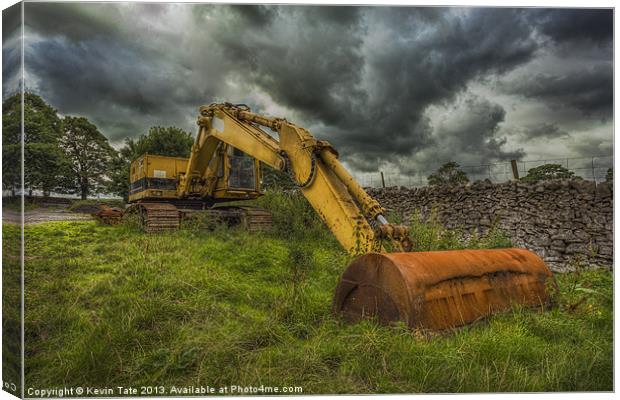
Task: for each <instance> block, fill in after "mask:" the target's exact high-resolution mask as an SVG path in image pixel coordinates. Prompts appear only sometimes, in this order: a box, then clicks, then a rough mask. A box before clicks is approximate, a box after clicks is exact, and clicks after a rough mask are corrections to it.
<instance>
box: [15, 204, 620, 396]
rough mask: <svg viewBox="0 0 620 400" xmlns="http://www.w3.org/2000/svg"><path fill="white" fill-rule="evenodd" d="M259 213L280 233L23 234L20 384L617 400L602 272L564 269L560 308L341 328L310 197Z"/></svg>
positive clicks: (89, 227) (334, 246)
mask: <svg viewBox="0 0 620 400" xmlns="http://www.w3.org/2000/svg"><path fill="white" fill-rule="evenodd" d="M259 204H262V205H263V206H266V207H267V208H270V209H272V210H273V211H274V219H275V228H274V231H273V232H265V233H259V234H248V233H246V232H244V231H242V230H240V229H235V228H231V229H229V228H225V227H218V228H216V229H214V230H212V231H206V230H202V229H194V228H192V229H184V230H180V231H176V232H169V233H163V234H157V235H145V234H143V233H141V232H140V231H139V230H138V229H135V227H132V226H126V225H120V226H101V225H98V224H97V223H95V222H92V221H89V222H52V223H45V224H38V225H32V226H27V227H26V254H27V255H28V259H27V260H26V265H25V273H26V276H25V280H26V285H27V286H26V292H25V301H26V305H25V306H26V327H25V329H26V332H25V334H26V385H27V386H28V387H37V388H45V387H56V386H59V385H66V386H83V387H84V386H97V387H100V386H104V385H108V386H109V385H113V386H116V385H132V386H140V385H152V384H153V383H154V382H157V384H158V385H162V386H165V387H169V386H170V385H186V386H190V385H211V386H224V385H240V386H249V385H253V386H260V385H261V384H262V385H265V386H279V387H282V386H299V387H302V388H303V393H304V394H325V393H418V392H430V393H446V392H481V391H482V392H486V391H493V392H494V391H508V392H512V391H517V392H520V391H571V390H579V391H592V390H596V391H609V390H612V388H613V378H612V372H613V347H612V345H613V334H612V332H613V318H612V310H613V307H612V306H613V304H612V301H611V300H610V298H611V297H610V294H611V290H612V276H611V274H610V273H609V272H608V271H604V270H587V271H585V270H584V271H580V272H579V273H575V274H566V275H559V274H556V276H557V277H558V293H557V294H556V298H557V299H558V301H556V303H557V304H558V306H557V307H555V308H554V309H552V310H550V311H547V312H540V311H539V310H531V309H525V308H519V307H515V308H514V309H513V310H512V312H509V313H504V314H500V315H495V316H493V317H491V318H489V319H488V320H486V321H484V322H481V323H478V324H476V325H474V326H469V327H465V328H462V329H458V330H455V331H453V332H450V333H449V334H446V335H444V336H439V337H435V338H431V337H428V336H425V335H421V334H419V333H418V332H411V331H409V330H408V329H407V328H406V327H405V326H404V325H403V324H396V325H394V326H382V325H380V324H378V323H377V322H376V321H373V320H370V321H363V322H361V323H357V324H346V323H344V322H343V321H342V320H341V319H340V318H338V317H337V316H335V315H334V314H333V313H332V311H331V306H332V304H331V302H332V296H333V291H334V289H335V286H336V283H337V282H338V278H339V276H340V274H341V273H342V271H343V270H344V268H345V267H346V266H347V265H348V263H349V262H350V257H349V256H348V255H347V254H346V253H345V252H344V251H343V250H342V249H341V248H340V247H339V245H338V243H337V242H336V241H335V239H333V238H332V237H331V235H330V234H329V232H328V231H327V230H326V229H325V228H324V227H323V226H322V224H321V223H320V222H317V218H316V217H311V216H310V214H309V213H307V210H308V207H309V206H308V205H307V204H305V203H304V201H302V200H301V199H299V198H295V197H292V196H278V195H276V194H269V195H268V196H265V197H264V198H261V199H260V200H259ZM279 212H282V213H285V216H282V215H279ZM11 229H19V227H12V226H8V225H5V226H4V231H5V235H6V232H7V230H8V231H10V230H11ZM424 229H426V231H424ZM413 230H414V232H415V235H417V234H421V233H425V232H426V236H424V235H420V236H421V238H422V239H421V240H420V241H419V242H418V244H417V245H418V246H419V248H424V249H428V250H430V249H437V248H441V247H442V246H445V247H448V246H457V245H458V246H461V245H463V246H464V245H466V244H464V243H463V242H462V241H461V240H456V239H453V238H452V237H451V236H449V235H450V234H448V233H443V232H441V231H439V230H438V228H437V227H433V226H430V227H424V226H423V225H422V224H420V225H418V226H417V227H414V228H413ZM9 233H10V232H9ZM496 240H497V239H492V240H491V239H490V243H491V244H493V243H495V241H496ZM485 245H488V243H487V244H485ZM584 289H587V290H584ZM579 296H586V297H587V298H586V300H583V301H581V300H580V297H579ZM574 303H579V304H578V305H577V306H575V307H571V305H573V304H574Z"/></svg>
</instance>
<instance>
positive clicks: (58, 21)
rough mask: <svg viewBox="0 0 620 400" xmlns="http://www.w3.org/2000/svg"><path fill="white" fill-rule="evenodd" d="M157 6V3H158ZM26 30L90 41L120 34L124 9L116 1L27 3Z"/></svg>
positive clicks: (25, 5) (25, 8)
mask: <svg viewBox="0 0 620 400" xmlns="http://www.w3.org/2000/svg"><path fill="white" fill-rule="evenodd" d="M154 6H156V5H154ZM24 15H25V24H26V26H27V28H26V29H28V28H30V29H32V30H33V31H35V32H37V33H39V34H41V35H48V36H56V35H60V36H63V37H64V38H67V39H69V40H75V41H80V40H86V39H90V38H93V37H95V36H99V37H105V38H108V39H111V38H116V37H119V36H120V34H121V32H122V31H121V30H120V28H121V26H120V24H119V22H118V18H119V16H120V11H119V9H118V8H117V7H115V6H114V5H112V4H105V3H103V4H98V3H92V4H88V5H87V6H85V5H84V4H80V3H25V4H24Z"/></svg>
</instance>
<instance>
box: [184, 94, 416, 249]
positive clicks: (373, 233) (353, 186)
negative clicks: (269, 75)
mask: <svg viewBox="0 0 620 400" xmlns="http://www.w3.org/2000/svg"><path fill="white" fill-rule="evenodd" d="M198 126H199V132H198V135H197V137H196V141H195V143H194V145H193V146H192V153H191V156H190V159H189V162H188V164H187V170H186V172H185V174H184V175H182V176H181V179H180V182H179V185H178V194H179V195H180V196H182V197H187V196H191V195H199V196H206V195H208V194H209V193H210V192H211V191H212V190H213V188H214V187H215V184H216V179H217V174H216V171H217V166H218V164H219V162H220V158H221V157H223V156H224V155H223V154H222V151H218V150H219V149H221V147H222V145H223V144H226V145H230V146H233V147H235V148H237V149H239V150H241V151H243V152H244V153H246V154H248V155H250V156H252V157H254V158H256V159H257V160H259V161H262V162H263V163H265V164H267V165H269V166H270V167H272V168H274V169H276V170H279V171H284V172H287V173H288V174H289V175H290V176H291V178H292V179H293V181H294V182H295V183H296V184H297V186H298V187H299V189H300V191H301V193H302V194H303V195H304V196H305V197H306V198H307V199H308V201H309V202H310V204H311V205H312V207H313V208H314V209H315V210H316V212H317V213H318V214H319V216H320V217H321V219H322V220H323V221H324V222H325V224H326V225H327V227H328V228H329V229H330V231H331V232H332V233H333V234H334V235H335V237H336V238H337V239H338V241H339V242H340V243H341V244H342V246H343V247H344V248H345V249H346V250H347V251H348V252H349V253H351V254H365V253H369V252H379V251H384V250H385V244H387V243H389V246H390V247H391V249H393V250H398V251H408V250H410V247H411V245H410V242H409V238H408V231H407V229H406V227H404V226H401V225H393V224H389V223H388V222H387V220H386V219H385V217H384V213H385V211H384V210H383V209H382V208H381V206H380V205H379V203H378V202H377V201H376V200H374V199H373V198H372V197H370V196H369V195H368V194H367V193H366V192H365V191H364V189H363V188H362V187H361V186H360V185H359V184H358V183H357V182H356V181H355V179H353V177H352V176H351V175H350V174H349V173H348V172H347V171H346V169H345V168H344V167H343V166H342V164H341V163H340V161H339V160H338V153H337V152H336V150H335V149H334V148H333V147H332V146H331V145H330V144H329V143H328V142H326V141H323V140H317V139H316V138H314V137H313V136H312V135H311V134H310V132H308V131H307V130H306V129H304V128H301V127H298V126H296V125H295V124H292V123H290V122H288V121H287V120H286V119H282V118H267V117H265V116H262V115H258V114H255V113H253V112H251V111H250V110H249V109H248V108H247V107H246V106H243V105H232V104H230V103H223V104H211V105H208V106H203V107H201V108H200V116H199V117H198ZM261 128H269V129H271V130H272V131H273V132H275V133H276V134H277V136H278V140H276V139H275V138H273V137H272V136H271V135H269V134H267V133H266V132H265V131H263V129H261Z"/></svg>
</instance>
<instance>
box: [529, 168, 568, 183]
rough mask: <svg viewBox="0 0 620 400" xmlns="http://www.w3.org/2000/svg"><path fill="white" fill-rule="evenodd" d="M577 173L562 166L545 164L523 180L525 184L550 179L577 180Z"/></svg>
mask: <svg viewBox="0 0 620 400" xmlns="http://www.w3.org/2000/svg"><path fill="white" fill-rule="evenodd" d="M575 178H577V177H576V176H575V173H574V172H573V171H570V170H568V169H566V168H564V167H563V166H561V165H560V164H543V165H540V166H538V167H535V168H531V169H529V170H528V171H527V175H526V176H524V177H523V178H521V180H522V181H523V182H538V181H546V180H550V179H575Z"/></svg>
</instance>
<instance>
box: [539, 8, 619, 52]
mask: <svg viewBox="0 0 620 400" xmlns="http://www.w3.org/2000/svg"><path fill="white" fill-rule="evenodd" d="M613 18H614V17H613V10H610V9H607V10H605V9H591V10H587V9H586V10H584V9H566V10H558V9H547V10H537V11H536V12H534V13H533V15H532V18H531V20H532V26H533V27H534V28H538V30H539V31H540V32H541V33H542V34H544V35H547V36H549V37H550V38H551V39H553V40H554V41H556V42H558V43H562V42H574V41H591V42H594V43H597V44H606V43H610V42H611V41H612V39H613V33H614V32H613V30H614V29H613V28H614V25H613Z"/></svg>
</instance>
